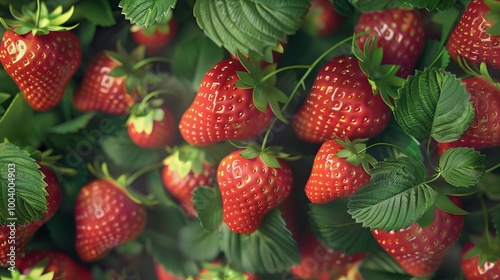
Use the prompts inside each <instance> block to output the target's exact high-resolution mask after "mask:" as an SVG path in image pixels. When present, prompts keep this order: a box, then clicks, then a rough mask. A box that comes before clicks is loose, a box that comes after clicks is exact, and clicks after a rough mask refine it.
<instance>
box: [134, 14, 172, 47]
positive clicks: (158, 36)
mask: <svg viewBox="0 0 500 280" xmlns="http://www.w3.org/2000/svg"><path fill="white" fill-rule="evenodd" d="M176 33H177V23H176V22H175V20H173V19H171V20H170V21H169V22H168V23H161V25H160V24H153V25H152V26H150V27H148V28H145V27H137V26H133V27H132V28H131V35H132V39H133V40H134V42H136V43H137V44H138V45H144V46H145V47H146V51H147V52H148V54H150V55H158V54H160V53H161V51H162V50H163V49H164V48H165V46H167V45H168V43H170V41H172V39H173V38H174V36H175V34H176Z"/></svg>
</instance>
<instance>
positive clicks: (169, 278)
mask: <svg viewBox="0 0 500 280" xmlns="http://www.w3.org/2000/svg"><path fill="white" fill-rule="evenodd" d="M154 267H155V271H156V277H157V278H158V280H183V279H184V278H182V277H177V276H175V275H173V274H172V273H171V272H170V271H168V270H166V269H165V268H164V267H163V265H161V264H160V263H156V262H155V263H154Z"/></svg>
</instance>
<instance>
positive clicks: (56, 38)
mask: <svg viewBox="0 0 500 280" xmlns="http://www.w3.org/2000/svg"><path fill="white" fill-rule="evenodd" d="M43 6H45V5H44V4H43ZM45 9H46V7H45ZM72 12H73V10H70V11H69V12H68V13H70V14H71V13H72ZM32 14H33V15H34V13H32ZM66 14H67V13H65V14H63V15H61V12H59V13H54V14H52V15H45V16H46V17H47V18H41V19H39V20H38V21H36V22H44V21H45V24H47V23H49V22H50V23H55V22H56V21H57V20H58V19H60V18H62V17H63V16H64V15H66ZM68 18H69V17H68ZM26 20H27V19H26ZM34 22H35V21H34V20H33V22H31V23H30V25H27V24H26V23H23V22H21V21H17V22H16V24H15V26H14V27H12V28H11V29H9V30H6V31H5V32H4V33H3V38H2V43H1V44H0V62H1V63H2V65H3V67H4V69H5V71H6V73H7V74H8V75H9V76H10V77H12V79H13V80H14V81H15V83H16V84H17V86H18V87H19V89H20V90H21V91H22V92H23V94H24V98H25V99H26V101H27V103H28V104H29V105H30V106H31V107H32V108H33V109H34V110H36V111H46V110H50V109H52V108H54V107H55V106H57V105H58V104H59V103H60V102H61V100H62V97H63V95H64V92H65V90H66V87H67V85H68V83H69V81H70V80H71V78H72V77H73V75H74V74H75V73H76V71H77V70H78V68H79V66H80V63H81V60H82V50H81V46H80V41H79V39H78V37H77V36H76V35H75V34H74V33H73V32H72V31H69V29H71V28H63V30H62V31H52V30H56V28H55V26H33V23H34ZM57 24H61V22H58V23H57ZM48 25H50V24H48ZM47 32H48V34H47Z"/></svg>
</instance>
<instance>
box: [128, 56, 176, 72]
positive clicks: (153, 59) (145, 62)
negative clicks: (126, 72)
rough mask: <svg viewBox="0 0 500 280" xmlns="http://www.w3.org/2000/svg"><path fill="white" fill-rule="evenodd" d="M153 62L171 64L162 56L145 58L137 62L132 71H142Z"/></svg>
mask: <svg viewBox="0 0 500 280" xmlns="http://www.w3.org/2000/svg"><path fill="white" fill-rule="evenodd" d="M153 62H164V63H170V59H168V58H166V57H161V56H154V57H148V58H145V59H143V60H141V61H139V62H137V63H136V64H134V66H132V70H133V71H137V70H139V69H141V68H142V67H144V66H146V65H148V64H150V63H153Z"/></svg>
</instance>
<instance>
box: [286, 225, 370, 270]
mask: <svg viewBox="0 0 500 280" xmlns="http://www.w3.org/2000/svg"><path fill="white" fill-rule="evenodd" d="M299 249H300V263H298V264H296V265H294V266H293V267H292V268H291V269H290V272H291V273H292V274H293V275H294V276H295V277H297V278H298V279H332V276H336V275H338V274H340V273H342V272H344V271H345V270H346V269H348V268H350V267H352V266H354V265H356V263H359V262H360V261H361V260H362V259H363V258H364V257H365V256H366V253H355V254H350V255H347V254H345V252H340V251H339V252H336V251H335V250H334V249H332V248H330V247H327V246H325V245H324V244H323V243H322V242H321V241H320V240H319V239H317V238H316V237H315V236H314V235H313V234H312V232H311V231H310V230H308V231H306V233H305V234H304V236H303V237H302V238H301V239H300V240H299Z"/></svg>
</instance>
